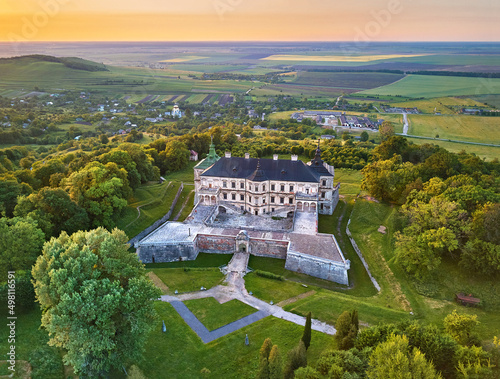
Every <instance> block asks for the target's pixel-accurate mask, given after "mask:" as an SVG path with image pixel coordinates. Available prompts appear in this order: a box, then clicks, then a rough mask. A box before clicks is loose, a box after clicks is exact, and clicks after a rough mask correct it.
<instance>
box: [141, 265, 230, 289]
mask: <svg viewBox="0 0 500 379" xmlns="http://www.w3.org/2000/svg"><path fill="white" fill-rule="evenodd" d="M186 270H187V271H186ZM150 271H153V272H154V273H155V274H156V276H158V278H160V279H161V281H162V282H163V283H165V285H166V286H167V287H168V289H169V290H168V294H169V295H173V294H174V293H175V291H176V290H177V291H178V292H179V293H183V292H193V291H199V290H200V288H201V287H205V288H207V289H210V288H212V287H214V286H216V285H217V284H220V283H221V282H222V279H224V275H223V274H222V273H221V272H220V270H219V269H218V268H210V267H208V268H203V269H198V268H154V269H151V270H150Z"/></svg>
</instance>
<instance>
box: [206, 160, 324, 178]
mask: <svg viewBox="0 0 500 379" xmlns="http://www.w3.org/2000/svg"><path fill="white" fill-rule="evenodd" d="M258 166H259V167H258ZM318 168H319V167H316V168H313V167H310V166H307V165H306V164H304V162H302V161H299V160H297V161H292V160H285V159H278V160H274V159H257V158H237V157H231V158H220V159H219V160H218V161H217V162H215V163H214V165H213V166H212V167H210V168H209V169H208V170H206V171H205V172H204V173H203V174H201V176H202V177H221V178H230V179H248V180H252V181H256V182H262V181H266V180H276V181H279V180H280V181H290V182H311V183H318V182H319V179H320V176H333V175H332V174H330V173H329V172H328V171H327V170H326V169H324V170H321V169H319V170H318Z"/></svg>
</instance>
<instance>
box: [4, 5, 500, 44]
mask: <svg viewBox="0 0 500 379" xmlns="http://www.w3.org/2000/svg"><path fill="white" fill-rule="evenodd" d="M499 18H500V1H498V0H475V1H470V0H342V1H340V0H182V1H170V0H0V41H358V40H362V41H500V22H498V20H499Z"/></svg>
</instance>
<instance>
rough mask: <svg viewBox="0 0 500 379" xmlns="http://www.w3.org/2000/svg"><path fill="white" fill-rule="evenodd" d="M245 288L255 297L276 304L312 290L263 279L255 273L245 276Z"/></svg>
mask: <svg viewBox="0 0 500 379" xmlns="http://www.w3.org/2000/svg"><path fill="white" fill-rule="evenodd" d="M245 287H246V289H247V291H248V292H252V293H253V295H254V296H255V297H258V298H259V299H262V300H264V301H267V302H268V303H269V302H271V301H272V302H273V303H274V304H276V303H279V302H280V301H283V300H286V299H289V298H291V297H294V296H297V295H300V294H301V293H304V292H307V291H310V290H311V289H310V288H308V287H304V286H302V285H301V284H300V283H296V282H292V281H290V280H285V281H280V280H275V279H268V278H263V277H261V276H258V275H257V274H255V273H253V272H252V273H250V274H247V275H245Z"/></svg>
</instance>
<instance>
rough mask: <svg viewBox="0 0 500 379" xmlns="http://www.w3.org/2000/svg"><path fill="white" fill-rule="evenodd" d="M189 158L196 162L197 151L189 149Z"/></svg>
mask: <svg viewBox="0 0 500 379" xmlns="http://www.w3.org/2000/svg"><path fill="white" fill-rule="evenodd" d="M189 160H190V161H194V162H197V161H198V153H197V152H196V151H194V150H190V155H189Z"/></svg>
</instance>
